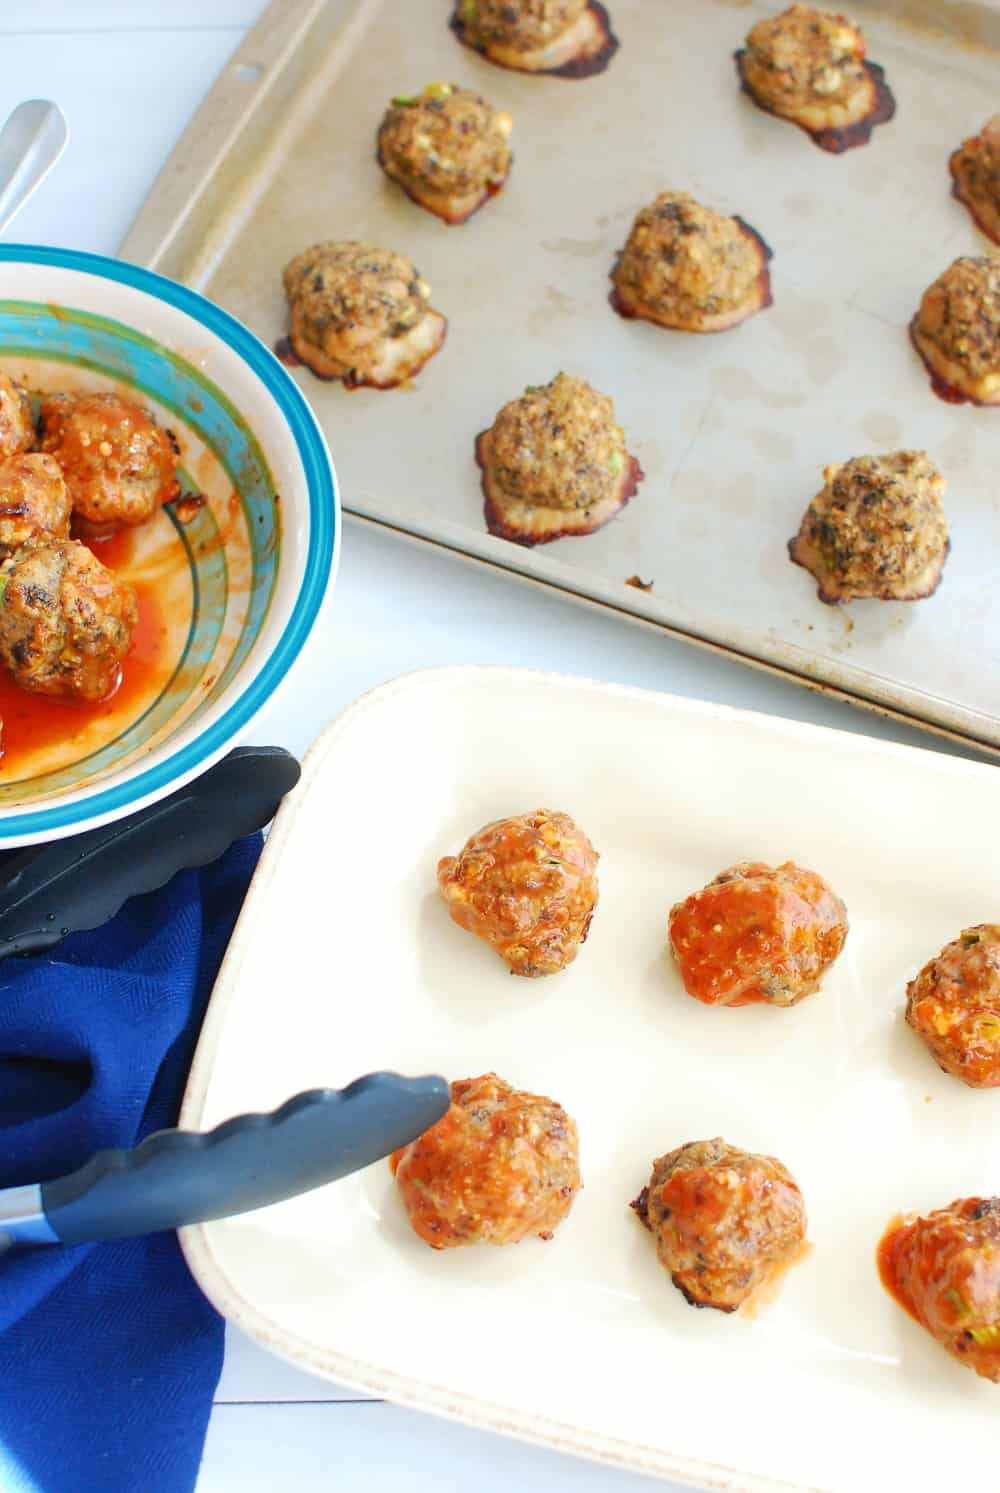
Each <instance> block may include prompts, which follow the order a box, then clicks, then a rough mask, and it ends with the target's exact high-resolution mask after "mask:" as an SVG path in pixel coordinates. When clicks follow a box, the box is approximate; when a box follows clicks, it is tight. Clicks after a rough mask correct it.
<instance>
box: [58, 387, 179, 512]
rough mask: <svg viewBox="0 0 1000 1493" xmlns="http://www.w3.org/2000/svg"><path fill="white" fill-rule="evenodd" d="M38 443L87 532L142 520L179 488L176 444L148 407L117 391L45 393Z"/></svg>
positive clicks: (174, 495)
mask: <svg viewBox="0 0 1000 1493" xmlns="http://www.w3.org/2000/svg"><path fill="white" fill-rule="evenodd" d="M41 422H42V439H41V449H42V450H43V451H44V452H47V453H48V454H49V455H50V456H54V457H55V459H56V461H57V462H58V463H59V466H60V467H61V468H62V474H63V476H64V477H65V479H66V486H67V487H68V489H69V495H70V499H71V500H72V504H73V528H74V530H75V532H77V533H79V534H85V535H90V536H93V535H101V534H109V533H112V532H113V531H114V530H115V529H120V528H124V527H128V526H132V525H135V524H144V523H145V522H146V520H147V519H150V518H152V516H153V514H154V513H155V512H156V510H157V509H158V508H159V507H160V506H161V505H162V504H163V503H171V502H173V500H174V498H176V497H177V495H178V493H179V492H180V483H179V482H178V481H177V473H176V471H175V467H176V463H177V454H178V453H177V445H176V442H175V441H174V438H173V436H172V435H171V433H170V432H169V431H166V430H163V429H162V428H161V427H160V426H159V425H157V423H156V420H155V419H154V418H153V416H152V415H151V414H150V412H149V410H146V409H143V408H142V406H141V405H139V404H136V402H135V400H134V399H126V398H125V397H124V396H123V395H121V394H50V395H48V396H47V397H46V398H45V399H43V400H42V406H41Z"/></svg>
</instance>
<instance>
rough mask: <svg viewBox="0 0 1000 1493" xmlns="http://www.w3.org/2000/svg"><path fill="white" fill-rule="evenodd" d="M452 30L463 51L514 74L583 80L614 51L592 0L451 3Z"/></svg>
mask: <svg viewBox="0 0 1000 1493" xmlns="http://www.w3.org/2000/svg"><path fill="white" fill-rule="evenodd" d="M451 27H452V30H453V31H454V32H455V34H456V36H457V37H458V39H459V41H462V42H464V43H465V45H466V46H468V47H472V48H473V49H474V50H475V51H477V52H481V53H482V54H483V55H484V56H485V57H487V58H488V59H489V61H490V62H495V63H497V64H498V66H500V67H509V68H513V69H514V70H515V71H517V72H526V73H558V74H560V75H561V76H562V77H566V78H587V77H591V76H592V75H593V74H594V73H599V72H603V70H604V69H605V68H606V67H607V65H608V63H609V62H610V61H611V58H612V57H613V56H614V54H615V52H616V51H617V50H618V39H617V37H615V35H614V34H613V32H612V30H611V23H610V21H609V20H608V13H607V11H606V10H605V9H604V6H603V5H601V4H599V3H597V0H589V3H588V0H456V3H455V11H454V15H453V16H452V21H451Z"/></svg>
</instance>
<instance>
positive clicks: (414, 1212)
mask: <svg viewBox="0 0 1000 1493" xmlns="http://www.w3.org/2000/svg"><path fill="white" fill-rule="evenodd" d="M389 1165H390V1166H391V1167H392V1171H393V1174H394V1175H395V1178H396V1183H397V1186H398V1187H399V1191H400V1195H401V1196H402V1199H403V1205H404V1206H405V1208H406V1211H407V1213H408V1214H409V1216H410V1223H411V1224H412V1225H413V1230H414V1232H415V1233H416V1234H419V1236H420V1238H421V1239H422V1240H423V1241H424V1243H425V1244H429V1245H430V1247H431V1249H457V1248H459V1247H460V1246H461V1245H465V1244H519V1243H520V1242H521V1240H522V1239H526V1238H527V1237H528V1235H529V1234H537V1235H538V1237H539V1238H540V1239H551V1238H552V1233H553V1230H554V1229H556V1228H557V1227H558V1225H559V1224H560V1223H562V1221H563V1219H564V1218H565V1217H566V1215H567V1213H568V1212H569V1210H570V1208H571V1207H572V1205H573V1199H574V1197H575V1196H576V1194H577V1193H578V1192H579V1190H580V1187H581V1185H582V1184H581V1182H580V1142H579V1138H578V1136H577V1131H576V1124H575V1122H574V1121H573V1120H572V1119H571V1118H570V1117H569V1115H568V1114H567V1113H566V1111H565V1110H564V1109H563V1107H562V1105H561V1104H557V1103H556V1102H555V1100H554V1099H545V1098H543V1097H542V1096H541V1095H540V1094H527V1093H525V1092H524V1091H523V1090H522V1089H513V1088H511V1086H510V1084H509V1083H505V1082H504V1080H503V1079H502V1078H498V1077H497V1075H496V1074H495V1073H484V1074H483V1075H482V1077H481V1078H466V1079H462V1080H461V1081H460V1082H458V1083H453V1084H452V1086H451V1108H450V1109H449V1111H448V1113H447V1114H446V1115H445V1116H444V1118H443V1119H441V1120H439V1121H438V1122H437V1124H436V1125H433V1126H432V1127H431V1129H430V1130H428V1131H425V1133H424V1134H423V1135H422V1136H420V1137H419V1139H418V1140H415V1141H411V1142H410V1144H409V1145H408V1146H404V1147H403V1148H402V1150H400V1151H395V1152H394V1153H393V1155H392V1156H391V1157H390V1159H389Z"/></svg>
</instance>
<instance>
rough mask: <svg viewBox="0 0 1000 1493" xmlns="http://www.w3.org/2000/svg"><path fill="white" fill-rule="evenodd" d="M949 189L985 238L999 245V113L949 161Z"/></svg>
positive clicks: (960, 147)
mask: <svg viewBox="0 0 1000 1493" xmlns="http://www.w3.org/2000/svg"><path fill="white" fill-rule="evenodd" d="M948 168H949V170H950V171H951V189H952V191H953V192H954V194H955V196H956V197H957V198H958V200H959V202H964V203H965V206H966V207H967V208H968V209H969V212H970V213H971V215H972V218H973V221H974V222H975V223H976V224H977V225H978V226H979V227H980V228H981V229H982V231H983V233H985V234H986V237H987V238H991V239H992V240H993V242H994V243H995V244H1000V114H994V115H993V118H992V119H988V120H987V121H986V123H985V124H984V125H983V127H982V129H981V130H980V132H979V134H978V135H973V137H972V139H971V140H965V141H963V143H962V144H961V145H960V146H959V147H958V149H957V150H956V151H954V152H953V153H952V156H951V159H950V160H949V162H948Z"/></svg>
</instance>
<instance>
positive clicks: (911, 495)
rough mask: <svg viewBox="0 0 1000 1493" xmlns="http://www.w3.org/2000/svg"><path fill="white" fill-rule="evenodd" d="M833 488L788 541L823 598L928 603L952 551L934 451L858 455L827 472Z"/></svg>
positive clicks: (820, 497)
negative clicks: (922, 601) (949, 546)
mask: <svg viewBox="0 0 1000 1493" xmlns="http://www.w3.org/2000/svg"><path fill="white" fill-rule="evenodd" d="M823 478H824V482H825V486H824V487H823V490H822V492H820V493H817V495H816V497H815V498H813V500H812V502H811V503H810V504H809V507H808V508H807V509H806V511H805V514H804V516H803V519H802V525H801V527H800V529H799V532H798V534H797V535H796V536H795V538H794V539H791V540H790V541H789V544H788V553H789V555H790V556H791V558H792V559H793V560H794V561H795V563H796V565H802V566H804V568H805V569H806V570H809V571H811V572H812V574H813V575H814V576H815V577H816V581H817V583H818V589H819V598H820V600H821V601H826V602H830V603H835V602H842V601H854V600H856V599H857V598H859V597H874V598H877V599H878V600H880V601H920V600H921V598H923V597H925V596H930V595H932V594H933V592H934V591H935V590H936V588H937V584H938V582H939V581H940V579H941V572H942V570H943V569H944V562H945V560H946V559H947V557H948V525H947V522H946V520H945V516H944V508H943V506H942V503H941V498H942V496H943V494H944V490H945V485H946V484H945V480H944V478H943V477H942V475H941V473H940V472H939V471H938V469H937V467H936V466H935V465H934V463H933V462H932V461H931V460H930V458H929V456H928V455H927V452H926V451H894V452H892V453H891V454H890V455H888V456H855V457H853V458H852V459H851V460H850V461H845V462H843V463H841V464H838V465H835V466H829V467H825V468H824V470H823Z"/></svg>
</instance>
